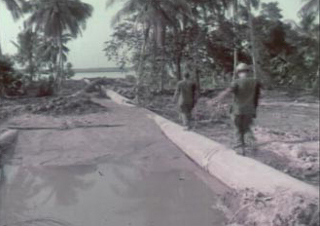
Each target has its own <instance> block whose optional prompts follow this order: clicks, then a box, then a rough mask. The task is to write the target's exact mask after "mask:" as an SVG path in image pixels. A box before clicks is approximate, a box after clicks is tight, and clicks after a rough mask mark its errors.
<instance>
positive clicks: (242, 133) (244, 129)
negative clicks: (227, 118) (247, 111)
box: [231, 114, 255, 146]
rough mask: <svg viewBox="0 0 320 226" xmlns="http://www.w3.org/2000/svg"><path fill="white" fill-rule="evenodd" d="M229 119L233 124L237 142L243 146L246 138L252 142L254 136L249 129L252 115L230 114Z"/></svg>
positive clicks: (252, 118) (252, 119)
mask: <svg viewBox="0 0 320 226" xmlns="http://www.w3.org/2000/svg"><path fill="white" fill-rule="evenodd" d="M231 119H232V121H233V124H234V131H235V137H236V142H237V144H239V145H242V146H244V145H245V144H246V140H248V141H249V142H252V143H254V142H255V137H254V134H253V132H252V129H251V126H252V124H253V121H254V115H233V114H232V115H231ZM246 138H247V139H246Z"/></svg>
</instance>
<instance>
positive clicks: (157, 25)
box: [107, 0, 190, 90]
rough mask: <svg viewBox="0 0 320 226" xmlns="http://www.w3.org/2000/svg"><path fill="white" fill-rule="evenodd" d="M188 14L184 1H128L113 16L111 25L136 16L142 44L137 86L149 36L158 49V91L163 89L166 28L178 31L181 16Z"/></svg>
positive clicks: (139, 81)
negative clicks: (141, 32)
mask: <svg viewBox="0 0 320 226" xmlns="http://www.w3.org/2000/svg"><path fill="white" fill-rule="evenodd" d="M115 2H116V1H115V0H108V2H107V7H108V6H110V5H112V4H113V3H115ZM189 13H190V9H189V7H188V3H187V2H186V1H184V0H167V1H160V0H150V1H145V0H128V1H127V2H126V4H125V5H124V7H123V8H122V9H121V10H120V11H119V12H118V13H117V14H116V15H115V17H114V19H113V24H115V23H117V22H118V21H120V20H121V19H122V17H124V16H129V15H133V14H136V25H137V27H139V26H140V28H141V29H142V31H143V36H144V37H143V44H142V46H141V51H140V60H139V66H138V70H137V73H138V76H139V79H138V86H139V84H140V83H141V77H142V74H143V67H144V61H145V55H146V47H147V45H148V43H149V39H150V35H151V34H153V36H152V37H153V39H154V41H155V43H156V46H157V49H158V48H159V49H160V52H161V53H160V56H161V67H160V68H161V69H160V76H161V82H160V89H161V90H162V89H163V85H164V84H163V79H162V78H163V74H164V69H165V45H166V32H167V31H168V28H170V27H171V28H174V29H178V26H179V20H180V18H181V17H182V15H187V14H189Z"/></svg>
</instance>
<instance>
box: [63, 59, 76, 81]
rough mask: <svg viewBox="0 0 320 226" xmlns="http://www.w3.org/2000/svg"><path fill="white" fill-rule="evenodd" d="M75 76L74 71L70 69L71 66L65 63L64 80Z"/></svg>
mask: <svg viewBox="0 0 320 226" xmlns="http://www.w3.org/2000/svg"><path fill="white" fill-rule="evenodd" d="M74 75H75V72H74V70H73V69H72V64H71V63H70V62H68V63H67V65H66V69H65V71H64V77H65V78H66V79H70V78H72V77H73V76H74Z"/></svg>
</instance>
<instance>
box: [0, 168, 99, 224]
mask: <svg viewBox="0 0 320 226" xmlns="http://www.w3.org/2000/svg"><path fill="white" fill-rule="evenodd" d="M96 169H97V167H96V166H94V165H93V166H92V165H78V166H56V167H53V166H52V167H39V168H38V167H22V166H20V167H15V166H6V167H5V170H6V171H5V172H6V173H5V177H6V178H7V180H6V181H5V182H4V183H3V184H2V186H1V194H0V197H1V199H0V202H1V206H0V219H1V224H2V223H3V221H4V222H5V223H6V222H17V221H19V220H22V219H28V218H27V217H28V215H29V213H30V212H32V210H34V209H35V208H38V207H39V206H42V205H44V204H46V203H49V202H50V203H52V202H53V201H54V202H55V203H53V204H57V205H63V206H69V205H74V204H76V203H77V201H78V199H77V192H78V191H79V190H86V189H89V188H90V187H91V186H93V184H94V182H93V181H86V179H85V178H84V176H85V175H86V174H90V173H93V172H95V171H96ZM47 220H48V219H47ZM41 222H42V223H43V222H44V221H43V219H42V221H41V220H37V224H34V225H40V223H41ZM48 222H49V223H50V224H48V225H54V224H53V222H54V220H53V221H52V219H51V220H50V221H48ZM57 222H58V221H55V223H57ZM1 224H0V226H2V225H1ZM56 225H57V224H56Z"/></svg>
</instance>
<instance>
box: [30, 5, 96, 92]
mask: <svg viewBox="0 0 320 226" xmlns="http://www.w3.org/2000/svg"><path fill="white" fill-rule="evenodd" d="M30 4H31V5H32V6H31V9H32V14H31V16H30V17H29V19H28V25H29V26H31V27H34V29H35V30H40V31H42V32H43V33H44V35H45V36H46V37H49V38H52V39H53V40H55V41H56V43H57V45H58V48H59V54H58V57H59V58H58V67H57V71H56V77H55V81H56V91H57V90H58V89H59V87H60V86H61V83H62V71H63V35H64V34H66V33H70V35H72V36H73V37H77V35H79V34H80V35H81V32H82V30H83V29H85V25H86V20H87V19H88V18H89V17H90V16H91V14H92V11H93V8H92V6H91V5H89V4H86V3H83V2H81V1H80V0H35V1H34V2H32V3H30Z"/></svg>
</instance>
